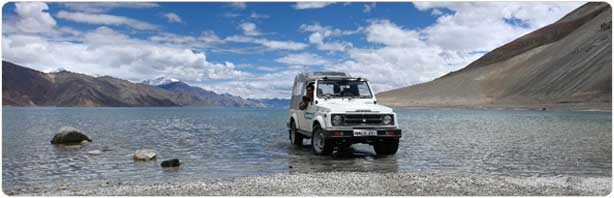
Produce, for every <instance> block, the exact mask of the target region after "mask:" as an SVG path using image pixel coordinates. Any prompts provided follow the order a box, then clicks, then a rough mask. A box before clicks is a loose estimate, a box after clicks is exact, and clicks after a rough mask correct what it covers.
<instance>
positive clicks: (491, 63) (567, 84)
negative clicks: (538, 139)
mask: <svg viewBox="0 0 614 198" xmlns="http://www.w3.org/2000/svg"><path fill="white" fill-rule="evenodd" d="M611 15H612V9H611V7H610V6H609V5H608V4H607V3H587V4H585V5H583V6H582V7H580V8H578V9H576V10H574V11H573V12H571V13H569V14H567V15H566V16H565V17H563V18H562V19H560V20H559V21H557V22H555V23H553V24H551V25H548V26H545V27H543V28H540V29H538V30H536V31H534V32H531V33H529V34H527V35H524V36H522V37H520V38H518V39H516V40H514V41H512V42H510V43H508V44H505V45H503V46H501V47H499V48H497V49H495V50H493V51H491V52H489V53H487V54H486V55H484V56H483V57H481V58H479V59H478V60H476V61H474V62H473V63H471V64H469V65H468V66H466V67H465V68H463V69H461V70H458V71H455V72H451V73H449V74H447V75H444V76H442V77H440V78H438V79H435V80H433V81H430V82H427V83H423V84H418V85H413V86H409V87H405V88H400V89H395V90H390V91H386V92H382V93H379V94H378V95H377V97H378V101H379V102H381V103H383V104H388V105H392V106H404V107H409V106H540V105H561V104H564V105H583V104H597V105H600V106H602V107H606V108H611V99H612V91H611V90H612V87H611V83H612V75H611V74H612V50H611V48H612V29H611V25H612V18H611Z"/></svg>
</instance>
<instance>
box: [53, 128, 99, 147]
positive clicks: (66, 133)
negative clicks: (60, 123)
mask: <svg viewBox="0 0 614 198" xmlns="http://www.w3.org/2000/svg"><path fill="white" fill-rule="evenodd" d="M91 141H92V139H90V138H89V137H87V136H86V135H85V134H83V132H81V130H79V129H76V128H73V127H62V128H60V129H59V130H58V132H57V133H56V134H55V135H54V136H53V139H52V140H51V144H81V143H84V142H91Z"/></svg>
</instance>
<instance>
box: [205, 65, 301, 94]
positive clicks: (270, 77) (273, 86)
mask: <svg viewBox="0 0 614 198" xmlns="http://www.w3.org/2000/svg"><path fill="white" fill-rule="evenodd" d="M300 72H301V70H296V69H290V70H284V71H278V72H273V73H268V74H263V75H254V76H251V77H248V78H244V79H241V80H233V81H224V82H217V83H203V84H199V85H198V86H200V87H203V88H204V89H208V90H213V91H215V92H217V93H230V94H233V95H239V96H242V97H244V98H289V96H290V95H291V90H292V83H294V77H295V76H296V74H298V73H300Z"/></svg>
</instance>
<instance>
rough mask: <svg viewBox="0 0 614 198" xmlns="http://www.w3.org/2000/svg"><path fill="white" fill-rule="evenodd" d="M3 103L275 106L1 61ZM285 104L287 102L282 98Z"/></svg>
mask: <svg viewBox="0 0 614 198" xmlns="http://www.w3.org/2000/svg"><path fill="white" fill-rule="evenodd" d="M2 70H3V72H2V104H3V105H12V106H128V107H131V106H215V107H276V106H274V105H277V104H269V103H267V102H265V101H262V102H261V101H259V100H254V99H243V98H241V97H239V96H233V95H230V94H217V93H215V92H213V91H208V90H205V89H202V88H200V87H194V86H190V85H188V84H186V83H184V82H181V81H178V80H175V79H167V78H158V79H154V80H150V81H144V82H143V83H133V82H130V81H127V80H122V79H117V78H114V77H110V76H101V77H92V76H88V75H84V74H78V73H73V72H70V71H66V70H61V71H57V72H52V73H43V72H40V71H36V70H33V69H29V68H27V67H23V66H20V65H16V64H13V63H10V62H7V61H2ZM281 100H282V101H284V100H285V101H286V103H289V102H288V100H286V99H281Z"/></svg>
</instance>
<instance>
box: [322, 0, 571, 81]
mask: <svg viewBox="0 0 614 198" xmlns="http://www.w3.org/2000/svg"><path fill="white" fill-rule="evenodd" d="M415 4H416V7H417V8H418V9H420V10H423V11H430V12H435V11H433V10H435V9H443V8H445V9H448V10H451V11H452V13H451V14H444V13H443V12H441V13H440V14H442V15H440V16H438V19H437V21H436V22H435V23H434V24H432V25H430V26H428V27H424V28H421V29H408V28H403V27H400V26H398V25H396V24H394V23H392V22H391V21H388V20H373V21H371V22H370V23H369V25H368V26H367V27H365V28H364V31H363V32H364V33H365V36H366V40H367V41H369V42H371V43H378V44H381V45H382V46H381V47H376V48H364V49H359V48H353V49H351V50H349V51H348V56H349V58H348V59H347V60H345V61H342V62H340V63H337V64H333V65H331V66H330V67H328V68H327V69H332V70H340V71H346V72H350V73H355V74H357V75H362V76H365V77H367V78H369V79H370V80H372V82H373V85H374V88H375V90H376V92H379V91H384V90H388V89H393V88H398V87H403V86H408V85H412V84H416V83H422V82H426V81H429V80H432V79H434V78H437V77H440V76H442V75H443V74H446V73H448V72H450V71H453V70H457V69H460V68H462V67H464V66H466V65H467V64H469V63H470V62H472V61H474V60H476V59H477V58H479V57H480V56H482V55H483V53H481V52H483V51H490V50H493V49H494V48H496V47H499V46H501V45H503V44H505V43H507V42H509V41H511V40H513V39H515V38H518V37H520V36H522V35H524V34H526V33H528V32H530V31H533V30H535V29H537V28H539V27H542V26H544V25H547V24H550V23H552V22H554V21H555V20H557V19H559V18H560V17H562V16H563V15H565V14H567V13H568V12H570V11H572V10H573V9H574V8H577V7H578V6H579V5H580V4H581V3H578V2H544V3H535V2H519V3H507V2H476V3H467V2H455V3H446V2H417V3H415ZM431 9H433V10H431ZM511 18H515V19H518V20H522V21H523V22H524V23H526V24H527V26H517V25H513V24H510V23H507V22H506V19H511ZM314 40H317V39H315V38H314Z"/></svg>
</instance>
